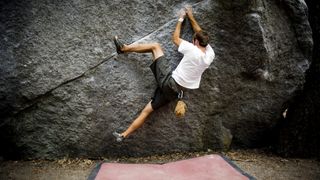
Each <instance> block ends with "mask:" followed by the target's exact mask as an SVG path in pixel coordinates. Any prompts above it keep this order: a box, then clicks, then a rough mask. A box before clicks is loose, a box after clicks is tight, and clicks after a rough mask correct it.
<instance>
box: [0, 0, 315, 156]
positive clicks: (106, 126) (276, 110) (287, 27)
mask: <svg viewBox="0 0 320 180" xmlns="http://www.w3.org/2000/svg"><path fill="white" fill-rule="evenodd" d="M292 2H295V4H291V3H292ZM188 3H189V4H191V5H192V6H193V8H194V15H195V17H196V19H197V20H198V21H199V24H200V25H201V26H202V27H203V28H204V29H205V30H207V31H208V32H209V34H210V37H211V39H212V43H211V44H212V46H213V48H214V50H215V53H216V58H215V60H214V62H213V63H212V65H211V66H210V68H209V69H207V70H206V72H205V73H204V74H203V77H202V82H201V87H200V88H199V89H197V90H192V91H188V92H187V99H186V103H187V105H188V112H187V115H186V117H185V118H183V119H176V118H175V116H174V114H173V109H174V106H175V102H172V103H170V104H169V105H167V106H165V107H163V108H161V109H159V110H158V111H157V112H154V113H153V114H152V115H151V116H150V117H149V119H148V120H147V121H146V123H145V125H144V126H143V127H142V128H141V129H140V130H138V131H137V132H136V133H134V134H133V135H132V136H130V138H128V139H126V141H125V142H123V143H117V142H115V139H114V138H113V137H112V132H113V131H115V130H124V129H126V128H127V127H128V126H129V124H130V123H131V122H132V120H133V119H134V118H135V117H136V116H137V114H138V113H139V111H140V110H141V109H142V108H143V107H144V105H145V104H146V103H147V102H148V101H149V100H150V97H151V95H152V93H153V91H154V89H155V86H156V83H155V81H154V77H153V75H152V72H151V71H150V69H149V65H150V63H151V59H152V58H151V55H150V54H121V55H117V54H116V53H115V48H114V45H113V43H112V37H113V36H114V35H119V36H120V38H122V39H125V40H126V41H127V43H133V42H135V43H146V42H159V43H160V44H161V45H162V47H163V49H164V51H165V54H166V57H167V61H168V67H169V66H170V67H172V68H174V67H175V66H176V65H177V64H178V63H179V60H180V59H181V57H182V55H181V54H179V53H178V52H177V48H176V47H175V46H174V44H173V43H172V42H171V35H172V32H173V30H174V28H175V24H176V22H177V12H178V11H179V9H180V8H182V7H183V6H184V5H185V4H184V2H177V1H165V0H160V1H156V2H149V1H145V0H132V1H119V0H116V1H85V0H79V1H32V0H29V1H22V0H21V1H8V2H1V11H0V19H1V20H0V22H1V24H0V25H1V26H0V28H1V29H0V32H1V39H2V43H1V44H0V51H1V53H0V57H1V59H2V63H1V65H0V70H1V71H0V73H1V76H0V83H1V87H0V98H1V104H0V108H1V110H0V111H1V117H2V118H1V127H0V128H1V129H0V134H1V140H2V144H3V146H2V147H4V148H1V154H2V155H3V156H6V157H21V158H57V157H63V156H71V157H74V156H83V157H99V156H118V155H130V156H141V155H150V154H155V153H157V154H159V153H169V152H181V151H199V150H206V149H208V148H210V149H226V148H228V147H229V146H230V144H231V145H232V146H234V147H257V146H259V145H262V144H263V142H262V141H263V140H264V138H265V136H266V133H267V132H269V130H270V129H272V128H273V126H275V124H276V123H277V120H278V119H279V116H280V114H281V112H282V110H283V106H282V105H283V103H285V102H287V101H288V100H289V99H290V98H291V97H292V96H293V95H294V93H295V91H297V90H299V89H301V86H302V85H303V83H304V73H305V71H306V69H307V68H308V66H309V58H310V55H311V49H312V38H311V29H310V27H309V24H308V21H307V15H306V14H303V12H305V8H306V6H304V5H305V4H304V3H303V1H298V0H297V1H290V2H289V1H288V2H287V1H276V0H272V1H267V0H241V1H232V0H220V1H212V0H211V1H210V0H204V1H191V0H190V1H188ZM288 7H289V8H288ZM290 7H294V8H290ZM192 33H193V32H192V30H191V27H190V23H189V22H188V21H186V22H185V23H184V25H183V30H182V37H183V38H184V39H186V40H191V38H192Z"/></svg>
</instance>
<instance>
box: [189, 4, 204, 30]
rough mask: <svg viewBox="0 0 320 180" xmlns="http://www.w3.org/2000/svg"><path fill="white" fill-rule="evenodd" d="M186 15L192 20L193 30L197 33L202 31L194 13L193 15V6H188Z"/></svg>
mask: <svg viewBox="0 0 320 180" xmlns="http://www.w3.org/2000/svg"><path fill="white" fill-rule="evenodd" d="M185 9H186V14H187V16H188V18H189V20H190V23H191V26H192V29H193V31H194V32H195V33H197V32H200V31H202V29H201V27H200V26H199V24H198V23H197V21H196V19H195V18H194V17H193V13H192V7H191V6H186V7H185Z"/></svg>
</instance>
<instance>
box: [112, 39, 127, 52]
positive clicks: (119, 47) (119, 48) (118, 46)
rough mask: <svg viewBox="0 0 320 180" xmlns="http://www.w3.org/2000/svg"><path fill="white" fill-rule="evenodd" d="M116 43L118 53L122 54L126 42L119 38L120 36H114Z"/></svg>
mask: <svg viewBox="0 0 320 180" xmlns="http://www.w3.org/2000/svg"><path fill="white" fill-rule="evenodd" d="M113 42H114V45H116V49H117V53H118V54H122V53H123V51H122V50H121V49H122V48H123V45H124V43H123V42H121V40H119V38H118V36H114V38H113Z"/></svg>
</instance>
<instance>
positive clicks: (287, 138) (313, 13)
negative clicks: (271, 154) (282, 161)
mask: <svg viewBox="0 0 320 180" xmlns="http://www.w3.org/2000/svg"><path fill="white" fill-rule="evenodd" d="M306 2H307V4H308V7H309V20H310V24H311V27H312V30H313V34H312V36H313V39H314V48H313V54H312V64H311V66H310V68H309V69H308V71H307V76H306V83H305V85H304V88H303V90H302V91H301V92H300V93H299V94H298V95H297V96H296V97H295V98H293V100H292V102H291V103H290V104H289V107H288V113H287V116H286V118H284V119H283V120H282V122H281V123H280V126H279V127H280V128H279V141H278V146H277V151H278V152H279V153H281V154H282V155H285V156H298V157H318V158H320V153H319V152H320V131H319V128H320V111H319V108H320V91H319V90H320V21H319V19H320V3H319V1H315V0H307V1H306Z"/></svg>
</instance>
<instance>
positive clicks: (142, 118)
mask: <svg viewBox="0 0 320 180" xmlns="http://www.w3.org/2000/svg"><path fill="white" fill-rule="evenodd" d="M152 111H153V109H152V106H151V101H150V102H149V103H148V104H147V105H146V106H145V107H144V109H143V110H142V112H141V113H140V115H139V116H138V117H137V118H136V119H135V120H134V121H133V122H132V123H131V125H130V126H129V128H128V129H127V130H126V131H124V132H123V133H121V135H122V136H123V137H124V138H126V137H127V136H128V135H130V134H131V133H133V132H134V131H135V130H137V129H138V128H140V127H141V126H142V124H143V123H144V122H145V121H146V119H147V117H148V116H149V114H150V113H151V112H152Z"/></svg>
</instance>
